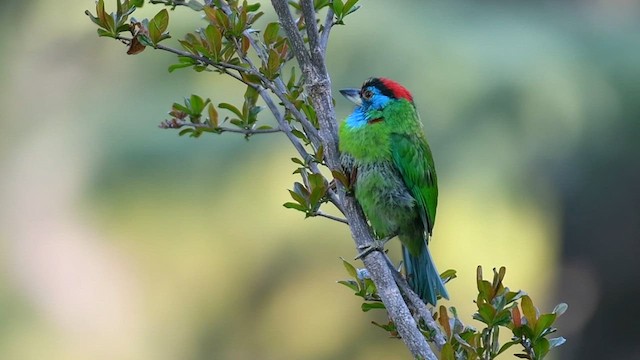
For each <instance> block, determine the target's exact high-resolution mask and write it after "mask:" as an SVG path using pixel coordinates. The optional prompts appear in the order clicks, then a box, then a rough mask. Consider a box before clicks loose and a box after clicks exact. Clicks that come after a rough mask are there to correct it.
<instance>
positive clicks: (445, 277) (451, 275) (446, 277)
mask: <svg viewBox="0 0 640 360" xmlns="http://www.w3.org/2000/svg"><path fill="white" fill-rule="evenodd" d="M457 277H458V276H457V275H456V271H455V270H453V269H449V270H446V271H444V272H443V273H442V274H440V279H442V282H444V283H445V284H446V283H448V282H449V281H451V280H453V279H455V278H457Z"/></svg>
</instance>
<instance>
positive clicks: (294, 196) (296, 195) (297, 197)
mask: <svg viewBox="0 0 640 360" xmlns="http://www.w3.org/2000/svg"><path fill="white" fill-rule="evenodd" d="M289 194H290V195H291V198H292V199H293V200H295V201H297V202H298V204H300V206H303V207H304V210H305V211H306V210H307V199H305V198H304V197H303V196H302V195H301V194H299V193H297V192H295V191H291V190H289Z"/></svg>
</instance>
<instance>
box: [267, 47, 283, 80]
mask: <svg viewBox="0 0 640 360" xmlns="http://www.w3.org/2000/svg"><path fill="white" fill-rule="evenodd" d="M279 68H280V55H278V53H277V52H276V51H275V50H273V49H272V50H270V51H269V59H268V60H267V69H269V73H270V74H271V77H272V78H274V77H275V76H276V75H277V73H278V69H279Z"/></svg>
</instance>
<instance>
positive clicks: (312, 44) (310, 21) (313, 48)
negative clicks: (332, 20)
mask: <svg viewBox="0 0 640 360" xmlns="http://www.w3.org/2000/svg"><path fill="white" fill-rule="evenodd" d="M300 6H301V8H302V16H303V17H304V24H305V28H306V30H307V38H308V39H309V52H310V53H311V61H313V65H314V66H315V67H316V68H317V69H324V68H325V65H324V56H323V51H322V48H321V47H320V37H319V36H318V25H316V10H315V8H314V7H313V1H301V2H300Z"/></svg>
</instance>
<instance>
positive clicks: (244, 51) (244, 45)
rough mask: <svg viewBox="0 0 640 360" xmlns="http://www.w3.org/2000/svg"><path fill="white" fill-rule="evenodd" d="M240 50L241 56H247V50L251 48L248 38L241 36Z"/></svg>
mask: <svg viewBox="0 0 640 360" xmlns="http://www.w3.org/2000/svg"><path fill="white" fill-rule="evenodd" d="M240 46H241V47H240V49H241V50H242V55H247V52H248V51H249V48H250V47H251V40H250V39H249V37H248V36H246V35H242V42H241V44H240Z"/></svg>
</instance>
